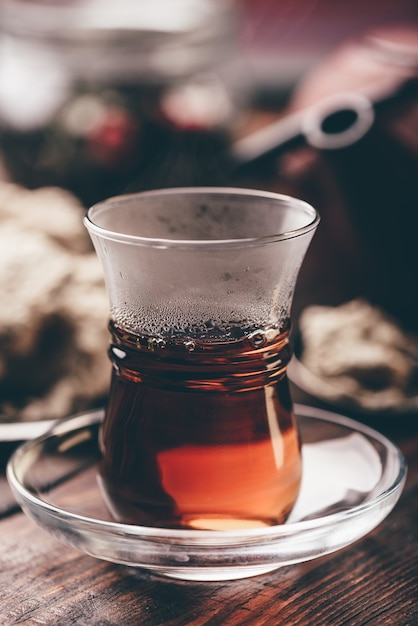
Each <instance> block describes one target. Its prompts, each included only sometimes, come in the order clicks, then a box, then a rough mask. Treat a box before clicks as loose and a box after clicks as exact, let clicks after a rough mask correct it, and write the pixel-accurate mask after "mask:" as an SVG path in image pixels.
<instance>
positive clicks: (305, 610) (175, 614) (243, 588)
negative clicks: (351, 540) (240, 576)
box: [0, 391, 418, 626]
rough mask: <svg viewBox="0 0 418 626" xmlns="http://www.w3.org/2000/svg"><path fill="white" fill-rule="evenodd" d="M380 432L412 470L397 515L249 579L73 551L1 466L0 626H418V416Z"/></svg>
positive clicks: (4, 449)
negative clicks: (36, 514) (160, 571)
mask: <svg viewBox="0 0 418 626" xmlns="http://www.w3.org/2000/svg"><path fill="white" fill-rule="evenodd" d="M294 395H295V396H296V397H295V399H296V400H298V401H300V400H305V398H301V397H300V396H299V395H298V392H297V391H295V392H294ZM372 425H373V426H374V427H376V422H375V423H374V424H372ZM378 426H379V430H381V431H382V432H383V433H384V434H386V435H387V436H389V437H390V438H391V439H392V440H393V441H394V442H396V443H397V444H398V445H399V446H400V448H401V449H402V451H403V453H404V454H405V456H406V459H407V462H408V466H409V472H408V479H407V484H406V487H405V490H404V492H403V494H402V496H401V498H400V501H399V503H398V504H397V506H396V507H395V509H394V510H393V511H392V513H391V514H390V515H389V517H388V518H387V519H386V520H385V521H384V522H383V523H382V524H381V525H380V526H379V527H378V528H377V529H376V530H374V531H373V532H372V533H370V534H369V535H368V536H366V537H365V538H364V539H362V540H361V541H358V542H357V543H355V544H354V545H352V546H351V547H348V548H346V549H344V550H342V551H340V552H338V553H335V554H333V555H329V556H327V557H322V558H320V559H318V560H315V561H311V562H309V563H305V564H301V565H295V566H291V567H286V568H283V569H280V570H277V571H275V572H273V573H270V574H266V575H263V576H258V577H255V578H248V579H245V580H241V581H231V582H222V583H190V582H177V581H174V580H173V581H171V580H168V579H159V578H156V577H154V576H152V575H150V574H148V573H145V572H141V571H138V570H133V569H129V568H126V567H122V566H118V565H113V564H111V563H106V562H102V561H98V560H96V559H94V558H92V557H89V556H85V555H84V554H81V553H78V552H76V551H75V550H72V549H70V548H67V547H65V546H63V545H61V544H60V543H58V542H57V541H56V540H55V539H53V538H51V537H50V536H49V535H47V534H46V533H45V532H44V531H43V530H41V529H39V528H38V527H37V526H35V525H34V523H33V522H32V521H31V520H29V519H28V518H27V517H26V516H25V515H24V514H23V513H22V512H21V511H20V510H19V509H18V507H17V505H16V504H15V502H14V500H13V497H12V495H11V493H10V491H9V488H8V485H7V482H6V480H5V477H4V468H3V471H2V475H1V479H0V624H1V626H9V625H10V626H11V625H12V624H30V625H36V624H39V625H40V624H42V625H47V624H51V625H54V626H56V625H59V626H67V625H70V624H75V625H77V626H91V625H94V624H98V625H101V626H110V625H115V626H116V625H117V626H119V625H123V626H130V625H132V626H136V625H141V626H147V625H148V626H155V625H160V624H161V625H162V624H164V625H169V626H181V625H183V624H190V625H193V626H203V625H205V626H209V625H218V624H220V625H229V624H238V625H240V626H241V625H242V626H244V625H257V626H258V625H260V626H261V625H263V626H265V625H271V626H277V625H284V626H296V625H300V626H311V625H312V626H321V625H324V626H325V625H326V626H342V625H347V626H348V625H349V626H355V625H358V626H365V625H366V624H367V625H370V624H376V625H378V626H385V625H388V626H389V625H390V626H413V625H415V624H418V601H417V600H418V594H417V588H418V415H412V416H409V417H408V418H402V419H398V420H395V419H393V420H391V421H389V420H386V422H383V421H381V422H380V423H379V424H378ZM10 452H11V446H10V445H8V444H2V445H1V447H0V454H1V457H2V459H3V464H2V465H4V463H5V461H6V459H7V457H8V455H9V454H10Z"/></svg>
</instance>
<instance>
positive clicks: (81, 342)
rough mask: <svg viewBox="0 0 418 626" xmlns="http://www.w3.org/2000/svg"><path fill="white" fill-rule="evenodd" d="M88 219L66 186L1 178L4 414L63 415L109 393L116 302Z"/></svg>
mask: <svg viewBox="0 0 418 626" xmlns="http://www.w3.org/2000/svg"><path fill="white" fill-rule="evenodd" d="M82 218H83V208H82V207H81V205H80V204H79V203H78V201H77V200H76V199H75V198H74V197H73V196H72V195H71V194H69V193H68V192H66V191H63V190H60V189H54V188H44V189H39V190H36V191H29V190H26V189H22V188H21V187H18V186H16V185H13V184H8V183H2V184H0V297H1V306H0V414H1V415H2V416H3V419H16V418H17V417H18V418H19V419H23V420H33V419H47V418H59V417H62V416H65V415H67V414H69V413H71V412H74V411H79V410H83V409H85V408H88V407H90V406H92V405H94V404H96V403H97V402H99V401H100V400H101V399H103V398H104V396H105V395H106V391H107V388H108V385H109V380H110V378H109V376H110V363H109V360H108V358H107V354H106V352H107V345H108V331H107V318H108V302H107V296H106V291H105V287H104V282H103V272H102V269H101V266H100V263H99V260H98V259H97V257H96V254H95V252H94V251H93V249H92V246H91V242H90V239H89V236H88V234H87V232H86V230H85V228H84V226H83V222H82ZM0 419H2V418H0Z"/></svg>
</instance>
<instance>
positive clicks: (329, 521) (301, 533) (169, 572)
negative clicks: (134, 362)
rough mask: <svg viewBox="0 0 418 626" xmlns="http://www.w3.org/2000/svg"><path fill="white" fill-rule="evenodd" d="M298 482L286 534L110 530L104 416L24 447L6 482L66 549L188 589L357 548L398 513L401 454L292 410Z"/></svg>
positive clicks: (301, 409) (372, 435)
mask: <svg viewBox="0 0 418 626" xmlns="http://www.w3.org/2000/svg"><path fill="white" fill-rule="evenodd" d="M296 413H297V416H298V423H299V428H300V433H301V438H302V455H303V464H304V465H303V468H304V470H303V481H302V487H301V491H300V495H299V498H298V501H297V502H296V504H295V507H294V509H293V511H292V513H291V516H290V518H289V520H288V521H287V522H286V524H283V525H280V526H272V527H268V528H257V529H249V530H244V529H241V530H235V531H234V530H228V531H210V530H170V529H162V528H150V527H145V526H135V525H128V524H120V523H116V522H113V521H112V519H111V517H110V515H109V513H108V511H107V509H106V507H105V505H104V503H103V501H102V498H101V494H100V491H99V488H98V484H97V462H98V459H99V451H98V446H97V434H98V428H99V425H100V421H101V420H102V417H103V412H102V411H94V412H89V413H84V414H81V415H78V416H75V417H71V418H68V419H66V420H64V421H62V422H60V423H57V424H56V425H54V426H53V428H52V429H51V430H50V431H49V432H48V433H46V434H44V435H42V436H40V437H38V438H37V439H34V440H32V441H28V442H26V443H24V444H23V445H21V446H20V447H19V448H18V449H17V450H16V451H15V453H14V454H13V456H12V457H11V459H10V461H9V464H8V467H7V476H8V480H9V484H10V486H11V488H12V490H13V492H14V495H15V497H16V499H17V501H18V502H19V504H20V505H21V506H22V508H23V510H24V511H25V513H26V514H27V515H28V516H29V517H31V518H32V519H33V520H34V521H35V522H36V523H37V524H38V525H39V526H41V527H42V528H43V529H45V530H46V531H48V532H49V533H50V534H51V535H53V536H54V537H55V538H56V539H58V540H59V541H61V542H62V543H64V544H66V545H68V546H71V547H73V548H75V549H77V550H80V551H81V552H84V553H86V554H89V555H92V556H94V557H97V558H99V559H104V560H107V561H111V562H114V563H120V564H123V565H127V566H134V567H139V568H144V569H146V570H148V571H152V572H154V573H156V574H159V575H164V576H169V577H173V578H180V579H184V580H201V581H204V580H217V581H219V580H231V579H238V578H245V577H248V576H255V575H257V574H262V573H266V572H269V571H272V570H275V569H277V568H279V567H283V566H287V565H291V564H294V563H300V562H303V561H308V560H311V559H315V558H318V557H320V556H323V555H325V554H329V553H331V552H334V551H336V550H340V549H341V548H344V547H345V546H348V545H349V544H351V543H353V542H354V541H357V540H358V539H360V538H361V537H363V536H364V535H366V534H367V533H368V532H370V531H371V530H372V529H373V528H375V527H376V526H377V525H378V524H379V523H380V522H381V521H382V520H383V519H384V518H385V517H386V516H387V515H388V514H389V512H390V511H391V510H392V509H393V507H394V506H395V504H396V502H397V500H398V498H399V496H400V494H401V492H402V488H403V485H404V482H405V478H406V464H405V460H404V457H403V455H402V453H401V452H400V450H399V449H398V448H397V447H396V446H394V445H393V444H392V443H391V442H390V441H389V440H388V439H386V438H385V437H384V436H383V435H381V434H379V433H378V432H376V431H374V430H373V429H371V428H369V427H367V426H364V425H362V424H359V423H357V422H355V421H353V420H351V419H349V418H346V417H342V416H340V415H337V414H334V413H329V412H326V411H322V410H319V409H315V408H311V407H306V406H301V405H296Z"/></svg>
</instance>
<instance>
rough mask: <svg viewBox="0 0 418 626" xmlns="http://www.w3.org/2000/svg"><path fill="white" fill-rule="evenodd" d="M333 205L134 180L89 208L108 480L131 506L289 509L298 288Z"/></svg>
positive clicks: (264, 519)
mask: <svg viewBox="0 0 418 626" xmlns="http://www.w3.org/2000/svg"><path fill="white" fill-rule="evenodd" d="M318 223H319V217H318V214H317V212H316V211H315V209H314V208H312V207H311V206H310V205H308V204H307V203H305V202H303V201H301V200H298V199H295V198H291V197H288V196H283V195H279V194H275V193H270V192H263V191H255V190H248V189H233V188H185V189H165V190H158V191H151V192H145V193H139V194H133V195H129V196H120V197H116V198H112V199H110V200H108V201H105V202H102V203H100V204H97V205H95V206H93V207H92V208H90V210H89V211H88V213H87V216H86V218H85V224H86V227H87V229H88V231H89V233H90V236H91V238H92V241H93V244H94V246H95V249H96V251H97V254H98V256H99V258H100V260H101V262H102V265H103V269H104V275H105V282H106V286H107V291H108V296H109V303H110V324H109V328H110V334H111V344H110V349H109V355H110V359H111V361H112V364H113V368H112V380H111V386H110V391H109V398H108V403H107V407H106V411H105V416H104V420H103V424H102V426H101V429H100V437H99V442H100V449H101V453H102V461H101V464H100V476H99V481H100V485H101V489H102V493H103V496H104V499H105V501H106V503H107V506H108V507H109V509H110V511H111V513H112V515H113V516H114V518H115V519H116V520H117V521H121V522H126V523H132V524H141V525H145V526H153V527H162V528H189V529H207V530H228V529H245V528H257V527H263V526H272V525H277V524H280V523H282V522H284V521H285V520H286V518H287V516H288V514H289V512H290V511H291V509H292V507H293V505H294V503H295V501H296V498H297V495H298V492H299V487H300V480H301V472H302V466H301V454H300V441H299V436H298V430H297V425H296V422H295V416H294V411H293V404H292V399H291V396H290V393H289V385H288V379H287V373H286V369H287V365H288V362H289V360H290V357H291V350H290V346H289V332H290V325H291V319H290V316H291V313H290V312H291V304H292V298H293V293H294V288H295V284H296V280H297V276H298V272H299V269H300V266H301V264H302V261H303V259H304V257H305V254H306V251H307V249H308V246H309V243H310V241H311V238H312V236H313V234H314V232H315V230H316V228H317V226H318Z"/></svg>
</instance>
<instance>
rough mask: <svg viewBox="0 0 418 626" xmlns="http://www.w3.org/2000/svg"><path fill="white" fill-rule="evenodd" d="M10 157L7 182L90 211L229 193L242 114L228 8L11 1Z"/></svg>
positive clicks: (1, 126)
mask: <svg viewBox="0 0 418 626" xmlns="http://www.w3.org/2000/svg"><path fill="white" fill-rule="evenodd" d="M0 24H1V31H2V32H1V38H0V150H1V153H2V159H3V161H4V166H5V168H6V171H7V173H8V175H9V177H10V178H11V179H12V180H14V181H16V182H18V183H20V184H22V185H24V186H26V187H29V188H36V187H40V186H43V185H56V186H59V187H63V188H66V189H69V190H70V191H72V192H73V193H75V194H76V195H77V196H78V197H79V198H80V199H81V201H82V202H83V203H84V204H86V205H90V204H92V203H94V202H97V201H99V200H101V199H103V198H105V197H108V196H111V195H115V194H118V193H123V192H125V191H138V190H142V189H149V188H153V187H154V188H156V187H165V186H181V185H192V184H200V185H201V184H212V183H213V184H220V183H222V182H224V181H223V180H222V176H223V173H224V172H225V171H226V170H225V167H224V165H223V160H224V159H227V155H228V144H229V137H228V133H229V130H230V123H231V119H233V117H235V116H234V114H233V113H234V104H233V103H232V99H231V94H230V92H229V90H228V89H227V86H226V81H225V80H224V75H222V72H221V71H220V67H221V66H222V70H224V67H225V66H226V65H227V64H228V63H229V60H230V59H231V58H232V53H233V49H234V44H235V26H236V20H235V9H234V6H233V5H232V4H230V3H229V2H226V1H225V0H216V1H215V0H153V1H152V2H148V1H147V0H120V1H119V2H118V3H117V4H115V3H113V2H111V1H110V0H66V1H63V0H60V1H58V0H52V1H51V0H49V1H48V0H37V1H35V2H34V1H32V0H4V2H2V4H1V5H0Z"/></svg>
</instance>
